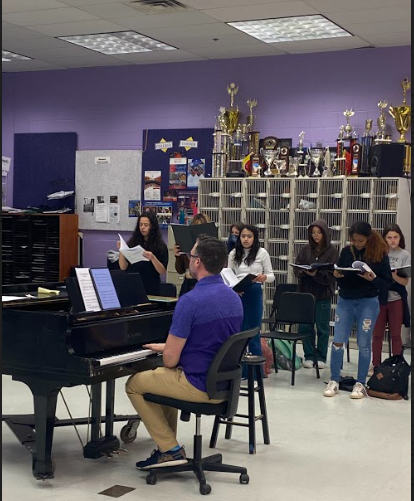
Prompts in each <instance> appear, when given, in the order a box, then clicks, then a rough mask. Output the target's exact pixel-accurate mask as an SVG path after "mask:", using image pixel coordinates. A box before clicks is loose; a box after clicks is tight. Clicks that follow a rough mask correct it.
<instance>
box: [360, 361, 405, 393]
mask: <svg viewBox="0 0 414 501" xmlns="http://www.w3.org/2000/svg"><path fill="white" fill-rule="evenodd" d="M410 373H411V366H410V365H409V364H408V363H407V361H406V360H405V358H404V357H403V356H402V355H395V356H393V357H390V358H387V359H386V360H384V361H383V362H382V364H381V365H379V366H378V367H375V369H374V374H373V375H372V377H371V378H370V379H369V381H368V383H367V386H368V388H369V391H368V394H370V392H373V394H372V396H379V395H375V393H377V392H378V393H383V394H386V395H395V394H397V395H401V397H402V398H403V399H404V400H408V381H409V378H410ZM382 398H386V396H384V397H382Z"/></svg>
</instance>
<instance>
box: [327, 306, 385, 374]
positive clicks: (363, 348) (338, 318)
mask: <svg viewBox="0 0 414 501" xmlns="http://www.w3.org/2000/svg"><path fill="white" fill-rule="evenodd" d="M379 311H380V306H379V301H378V298H377V297H367V298H362V299H343V298H342V297H339V298H338V305H337V307H336V311H335V330H334V340H333V343H332V349H331V380H332V381H336V382H339V379H340V376H341V368H342V363H343V358H344V345H346V343H347V342H348V341H349V336H350V334H351V329H352V326H353V325H354V324H355V325H356V327H357V343H358V349H359V358H358V375H357V378H356V379H357V381H358V382H360V383H362V384H365V382H366V379H367V374H368V371H369V365H370V363H371V350H372V333H373V331H374V327H375V322H376V321H377V318H378V315H379ZM334 343H342V347H340V348H339V347H337V346H335V345H334Z"/></svg>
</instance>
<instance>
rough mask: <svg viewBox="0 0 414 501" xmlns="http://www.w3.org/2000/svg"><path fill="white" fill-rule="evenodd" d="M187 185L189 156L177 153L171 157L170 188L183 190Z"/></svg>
mask: <svg viewBox="0 0 414 501" xmlns="http://www.w3.org/2000/svg"><path fill="white" fill-rule="evenodd" d="M186 187H187V158H186V157H182V156H181V153H175V154H174V157H173V158H170V182H169V189H170V190H183V189H185V188H186Z"/></svg>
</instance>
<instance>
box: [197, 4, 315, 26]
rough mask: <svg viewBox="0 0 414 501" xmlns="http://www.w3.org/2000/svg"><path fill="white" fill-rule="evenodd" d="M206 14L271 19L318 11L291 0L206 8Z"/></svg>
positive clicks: (226, 19)
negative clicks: (287, 0) (288, 0)
mask: <svg viewBox="0 0 414 501" xmlns="http://www.w3.org/2000/svg"><path fill="white" fill-rule="evenodd" d="M203 12H205V13H206V14H208V15H210V16H211V17H214V18H216V19H218V20H219V21H224V22H231V21H248V20H250V19H271V18H276V17H288V16H305V15H308V14H317V13H318V11H316V10H315V9H313V8H312V7H309V6H308V5H306V4H305V3H304V2H300V1H290V2H283V3H267V4H259V5H249V6H244V7H237V8H236V7H228V8H225V7H224V8H220V9H205V10H203Z"/></svg>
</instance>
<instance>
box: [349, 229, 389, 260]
mask: <svg viewBox="0 0 414 501" xmlns="http://www.w3.org/2000/svg"><path fill="white" fill-rule="evenodd" d="M355 234H357V235H363V236H364V237H366V238H367V239H368V240H367V243H366V245H365V259H366V260H367V261H369V262H370V263H380V262H381V261H382V260H383V259H384V256H386V255H387V254H388V250H389V247H388V245H387V243H386V242H385V240H384V239H383V238H382V237H381V235H380V234H379V233H377V232H376V231H374V230H373V229H372V227H371V225H370V224H369V223H366V222H365V221H358V222H357V223H354V224H353V225H352V226H351V227H350V228H349V237H350V238H352V236H353V235H355ZM351 252H352V254H353V256H354V258H355V253H354V248H353V246H352V245H351Z"/></svg>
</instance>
